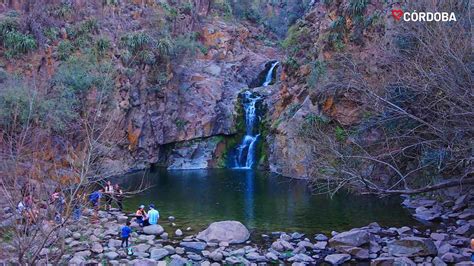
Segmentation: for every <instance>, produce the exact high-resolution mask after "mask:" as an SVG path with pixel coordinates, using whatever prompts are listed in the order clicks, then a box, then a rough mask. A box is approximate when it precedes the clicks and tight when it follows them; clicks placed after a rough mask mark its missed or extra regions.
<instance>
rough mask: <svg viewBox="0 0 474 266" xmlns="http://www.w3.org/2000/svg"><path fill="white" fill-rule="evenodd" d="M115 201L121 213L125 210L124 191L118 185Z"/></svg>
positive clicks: (116, 185) (116, 186)
mask: <svg viewBox="0 0 474 266" xmlns="http://www.w3.org/2000/svg"><path fill="white" fill-rule="evenodd" d="M114 191H115V200H116V201H117V206H118V208H119V210H120V211H122V209H123V191H122V189H121V188H120V186H119V185H118V184H115V190H114Z"/></svg>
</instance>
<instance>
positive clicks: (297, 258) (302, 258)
mask: <svg viewBox="0 0 474 266" xmlns="http://www.w3.org/2000/svg"><path fill="white" fill-rule="evenodd" d="M349 258H350V256H349ZM288 261H289V262H294V261H295V262H305V263H312V262H314V259H313V258H311V257H310V256H308V255H306V254H303V253H300V254H296V255H294V256H293V257H291V258H289V259H288Z"/></svg>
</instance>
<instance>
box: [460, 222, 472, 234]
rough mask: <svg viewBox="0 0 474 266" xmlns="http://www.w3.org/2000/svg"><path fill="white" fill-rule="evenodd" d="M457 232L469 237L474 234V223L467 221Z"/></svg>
mask: <svg viewBox="0 0 474 266" xmlns="http://www.w3.org/2000/svg"><path fill="white" fill-rule="evenodd" d="M456 234H458V235H462V236H467V237H469V236H471V235H472V234H474V225H473V224H471V223H467V224H465V225H463V226H461V227H459V228H458V229H456Z"/></svg>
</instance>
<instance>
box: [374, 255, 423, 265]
mask: <svg viewBox="0 0 474 266" xmlns="http://www.w3.org/2000/svg"><path fill="white" fill-rule="evenodd" d="M392 265H403V266H416V263H415V262H413V261H412V260H410V259H409V258H406V257H401V258H397V257H381V258H377V259H373V260H372V261H371V262H370V266H392Z"/></svg>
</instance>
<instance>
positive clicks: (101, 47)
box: [95, 38, 111, 56]
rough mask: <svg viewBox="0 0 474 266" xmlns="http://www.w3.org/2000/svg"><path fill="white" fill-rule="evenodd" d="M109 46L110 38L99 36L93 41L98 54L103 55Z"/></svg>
mask: <svg viewBox="0 0 474 266" xmlns="http://www.w3.org/2000/svg"><path fill="white" fill-rule="evenodd" d="M110 47H111V43H110V40H109V39H107V38H99V39H98V40H97V41H96V42H95V51H96V54H97V55H98V56H103V55H105V54H106V53H107V50H109V49H110Z"/></svg>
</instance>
